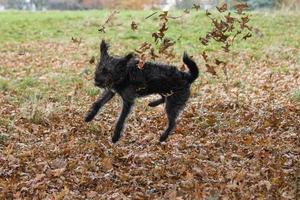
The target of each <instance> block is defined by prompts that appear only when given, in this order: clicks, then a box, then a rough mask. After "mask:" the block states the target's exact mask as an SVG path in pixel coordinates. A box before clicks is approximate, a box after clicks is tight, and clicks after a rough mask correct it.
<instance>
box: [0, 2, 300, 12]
mask: <svg viewBox="0 0 300 200" xmlns="http://www.w3.org/2000/svg"><path fill="white" fill-rule="evenodd" d="M222 2H225V3H227V4H228V5H229V6H230V5H233V4H235V3H236V2H247V3H248V5H249V6H250V7H251V9H253V10H254V9H289V10H298V9H299V7H300V0H241V1H236V0H196V1H195V0H0V11H4V10H7V9H20V10H31V11H37V10H84V9H106V8H124V9H163V10H169V9H173V8H190V7H192V6H193V4H194V3H197V4H199V5H201V7H202V8H203V9H210V8H213V7H214V6H216V5H217V4H219V3H222Z"/></svg>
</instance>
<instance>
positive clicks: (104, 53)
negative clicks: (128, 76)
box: [95, 40, 133, 88]
mask: <svg viewBox="0 0 300 200" xmlns="http://www.w3.org/2000/svg"><path fill="white" fill-rule="evenodd" d="M108 48H109V45H108V44H107V43H106V42H105V41H104V40H102V42H101V44H100V61H99V62H98V63H97V66H96V72H95V85H96V86H98V87H101V88H110V87H111V86H113V85H114V84H117V83H119V82H121V81H122V80H123V79H124V78H125V73H126V65H127V62H128V61H129V60H130V59H131V58H132V57H133V54H132V53H130V54H128V55H126V56H124V57H114V56H110V55H109V54H108Z"/></svg>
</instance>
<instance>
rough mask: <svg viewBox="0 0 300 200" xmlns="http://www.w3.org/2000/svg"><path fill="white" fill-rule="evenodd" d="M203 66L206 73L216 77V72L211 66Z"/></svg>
mask: <svg viewBox="0 0 300 200" xmlns="http://www.w3.org/2000/svg"><path fill="white" fill-rule="evenodd" d="M205 66H206V71H207V72H208V73H210V74H212V75H213V76H216V75H217V72H216V70H215V68H214V66H211V65H209V64H205Z"/></svg>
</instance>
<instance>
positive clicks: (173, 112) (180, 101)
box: [159, 90, 190, 142]
mask: <svg viewBox="0 0 300 200" xmlns="http://www.w3.org/2000/svg"><path fill="white" fill-rule="evenodd" d="M189 95H190V91H189V90H184V91H181V92H180V93H175V94H173V95H172V96H169V97H167V100H166V101H167V103H166V112H167V117H168V127H167V129H166V130H165V132H164V133H163V134H162V135H161V136H160V139H159V141H160V142H163V141H165V140H166V139H167V138H168V136H169V135H170V133H171V131H172V130H173V129H174V128H175V125H176V119H177V117H178V115H179V113H180V111H181V110H182V109H183V108H184V106H185V103H186V102H187V100H188V98H189Z"/></svg>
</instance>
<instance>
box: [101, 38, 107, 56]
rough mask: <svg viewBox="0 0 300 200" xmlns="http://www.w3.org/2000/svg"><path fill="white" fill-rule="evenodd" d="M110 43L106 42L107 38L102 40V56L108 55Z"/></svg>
mask: <svg viewBox="0 0 300 200" xmlns="http://www.w3.org/2000/svg"><path fill="white" fill-rule="evenodd" d="M108 47H109V46H108V44H107V43H106V42H105V40H102V42H101V44H100V53H101V56H108V53H107V50H108Z"/></svg>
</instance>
